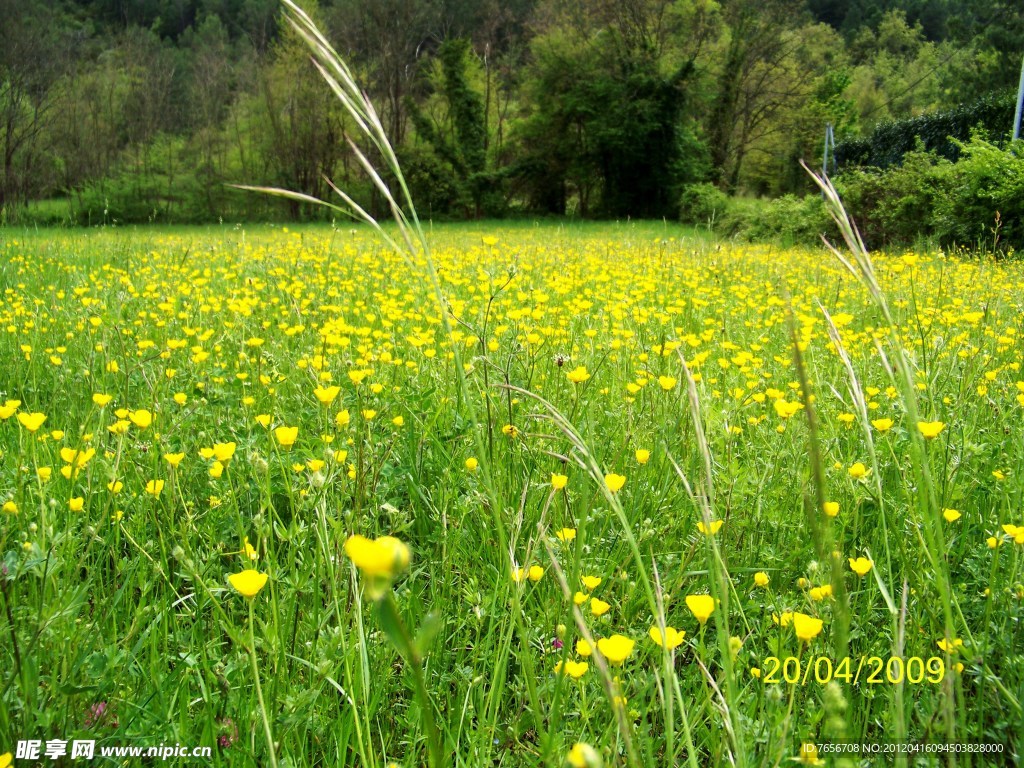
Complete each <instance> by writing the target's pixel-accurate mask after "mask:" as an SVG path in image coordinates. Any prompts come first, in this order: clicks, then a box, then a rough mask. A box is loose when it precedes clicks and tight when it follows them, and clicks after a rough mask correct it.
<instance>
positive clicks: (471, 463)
mask: <svg viewBox="0 0 1024 768" xmlns="http://www.w3.org/2000/svg"><path fill="white" fill-rule="evenodd" d="M479 466H480V462H479V461H477V460H476V459H474V458H473V457H472V456H470V457H469V458H468V459H466V469H467V470H469V471H470V472H476V468H477V467H479Z"/></svg>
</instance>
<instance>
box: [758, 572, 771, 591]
mask: <svg viewBox="0 0 1024 768" xmlns="http://www.w3.org/2000/svg"><path fill="white" fill-rule="evenodd" d="M768 581H769V579H768V574H767V573H765V572H764V571H758V572H757V573H755V574H754V585H755V586H758V587H767V586H768Z"/></svg>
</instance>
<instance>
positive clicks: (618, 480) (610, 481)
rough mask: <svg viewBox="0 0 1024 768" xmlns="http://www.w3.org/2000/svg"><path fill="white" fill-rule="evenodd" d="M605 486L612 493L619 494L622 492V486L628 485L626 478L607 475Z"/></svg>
mask: <svg viewBox="0 0 1024 768" xmlns="http://www.w3.org/2000/svg"><path fill="white" fill-rule="evenodd" d="M604 484H605V485H607V486H608V490H609V491H611V492H612V493H618V492H619V491H620V490H622V486H624V485H625V484H626V478H625V477H623V476H622V475H616V474H611V475H605V476H604Z"/></svg>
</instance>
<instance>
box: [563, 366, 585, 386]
mask: <svg viewBox="0 0 1024 768" xmlns="http://www.w3.org/2000/svg"><path fill="white" fill-rule="evenodd" d="M565 378H567V379H568V380H569V381H571V382H572V383H573V384H582V383H583V382H584V381H586V380H587V379H589V378H590V374H589V373H587V367H586V366H585V365H580V366H578V367H577V368H575V369H574V370H571V371H569V372H568V373H567V374H565Z"/></svg>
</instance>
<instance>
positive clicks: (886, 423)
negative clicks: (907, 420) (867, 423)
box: [871, 419, 895, 432]
mask: <svg viewBox="0 0 1024 768" xmlns="http://www.w3.org/2000/svg"><path fill="white" fill-rule="evenodd" d="M894 423H895V422H893V420H892V419H874V420H873V421H872V422H871V426H872V427H874V428H875V429H877V430H878V431H879V432H888V431H889V430H890V429H892V425H893V424H894Z"/></svg>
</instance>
